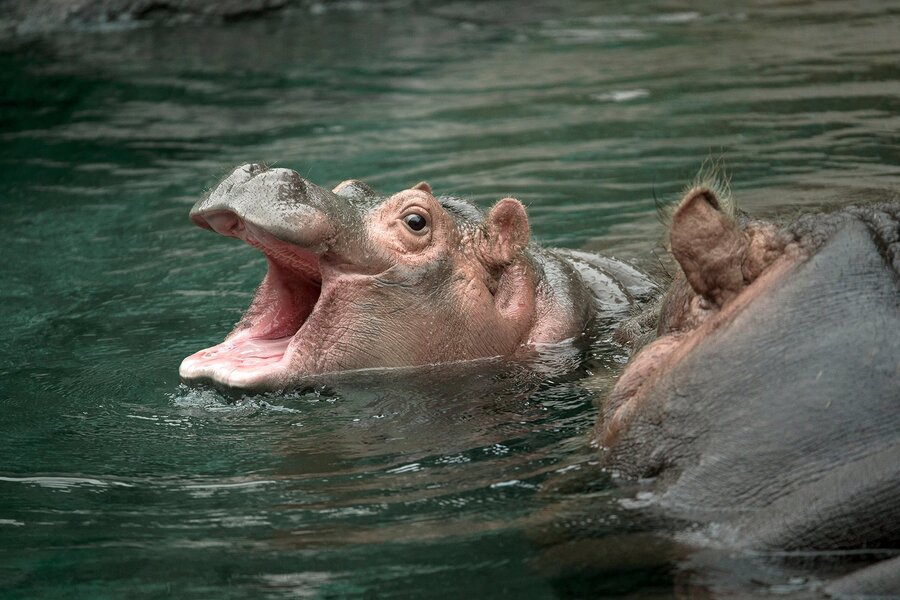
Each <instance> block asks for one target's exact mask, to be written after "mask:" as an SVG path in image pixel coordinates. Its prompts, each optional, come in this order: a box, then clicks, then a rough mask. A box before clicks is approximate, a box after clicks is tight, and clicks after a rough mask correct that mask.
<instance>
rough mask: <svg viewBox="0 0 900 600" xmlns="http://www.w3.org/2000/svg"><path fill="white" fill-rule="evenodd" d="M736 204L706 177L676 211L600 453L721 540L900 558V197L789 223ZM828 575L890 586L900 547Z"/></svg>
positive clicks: (602, 427) (899, 573) (607, 412)
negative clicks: (654, 311)
mask: <svg viewBox="0 0 900 600" xmlns="http://www.w3.org/2000/svg"><path fill="white" fill-rule="evenodd" d="M734 213H735V211H734V210H733V209H732V208H730V207H729V203H728V202H726V201H724V200H723V199H722V198H719V197H717V194H716V193H714V192H713V191H712V190H711V189H710V188H708V187H696V188H694V189H693V190H691V191H690V192H689V193H688V194H687V195H686V196H685V197H684V199H683V200H682V201H681V203H680V204H679V205H678V207H677V209H676V210H675V211H674V213H673V215H672V219H671V225H670V231H669V243H670V248H671V253H672V255H673V256H674V258H675V260H676V261H677V262H678V264H679V265H680V267H681V269H680V273H679V274H678V276H677V277H676V278H675V279H674V281H673V282H672V284H671V287H670V288H669V290H668V292H667V293H666V294H665V296H664V297H663V298H662V300H661V302H660V304H659V305H658V311H659V317H658V325H657V328H656V331H655V332H651V337H653V338H654V339H653V340H652V341H649V343H646V344H645V345H644V346H643V348H642V349H641V350H640V351H639V352H638V353H637V354H636V355H635V356H633V358H632V359H631V361H630V362H629V364H628V365H627V366H626V368H625V370H624V372H623V374H622V375H621V377H620V378H619V380H618V382H617V384H616V386H615V387H614V389H613V391H612V392H611V394H610V395H609V397H608V398H607V399H606V401H605V402H604V403H603V405H602V409H601V416H600V419H599V420H598V423H597V427H596V430H595V439H596V443H597V445H598V446H599V447H601V448H602V449H603V457H604V461H605V464H606V465H607V466H608V467H609V468H611V469H613V470H615V471H617V472H619V473H621V474H624V475H627V476H630V477H634V478H653V481H654V482H655V483H654V486H655V488H656V489H655V493H654V496H653V497H654V498H655V501H654V502H653V505H654V506H656V508H658V509H660V510H662V511H663V512H665V513H666V514H668V515H672V516H676V517H678V518H680V519H686V520H689V521H692V522H699V523H708V524H715V526H714V527H710V528H709V531H708V536H707V538H713V539H714V540H715V543H716V544H724V545H726V546H729V547H735V546H737V547H743V548H747V549H749V550H751V551H752V552H754V553H764V554H765V553H770V552H774V553H776V554H778V555H781V556H783V555H784V553H785V552H788V553H792V552H800V553H810V552H811V553H814V554H815V555H821V554H826V555H829V556H835V555H838V556H840V555H852V556H855V557H856V558H855V559H854V560H857V561H859V560H865V559H866V558H868V559H869V560H879V559H881V558H884V557H890V556H892V555H896V553H897V549H898V548H900V202H897V201H896V200H893V201H890V202H884V203H873V204H867V205H859V206H849V207H844V208H842V209H839V210H836V211H834V212H830V213H819V214H811V215H806V216H803V217H801V218H799V219H798V220H796V221H794V222H793V223H790V224H788V225H785V226H776V225H775V224H774V223H770V222H765V221H760V220H753V219H749V218H747V217H745V216H741V215H735V214H734ZM645 321H646V319H645ZM632 331H633V328H632ZM866 553H868V554H866ZM807 555H808V556H812V555H811V554H807ZM829 586H830V587H829V588H828V589H829V593H833V594H835V595H836V596H845V595H853V594H855V593H862V592H863V591H866V590H869V591H871V590H876V591H878V590H880V591H881V592H886V591H887V592H890V594H887V595H893V594H897V593H900V558H894V559H893V562H886V563H883V564H879V565H876V566H873V567H869V568H866V569H863V570H860V571H858V572H856V573H854V574H852V575H848V576H846V577H845V578H843V579H838V580H835V581H832V582H831V583H830V584H829ZM854 590H855V591H854ZM866 593H868V592H866ZM875 595H878V594H875ZM867 597H868V596H867Z"/></svg>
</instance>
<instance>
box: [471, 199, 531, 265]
mask: <svg viewBox="0 0 900 600" xmlns="http://www.w3.org/2000/svg"><path fill="white" fill-rule="evenodd" d="M528 234H529V232H528V216H527V215H526V214H525V207H524V206H522V203H521V202H519V201H518V200H516V199H515V198H504V199H503V200H500V201H499V202H497V204H495V205H494V207H493V208H492V209H491V211H490V212H489V213H488V215H487V218H486V219H485V247H484V249H483V252H482V255H483V256H484V258H485V260H486V262H488V263H490V264H491V265H493V266H504V265H508V264H509V263H511V262H512V261H513V260H514V259H515V258H516V256H518V254H519V253H520V252H522V250H524V249H525V246H527V245H528Z"/></svg>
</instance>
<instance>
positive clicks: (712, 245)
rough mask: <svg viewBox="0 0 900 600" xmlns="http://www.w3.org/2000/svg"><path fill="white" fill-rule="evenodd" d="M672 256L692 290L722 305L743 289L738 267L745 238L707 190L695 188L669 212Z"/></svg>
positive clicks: (743, 253) (742, 278)
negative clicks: (671, 212)
mask: <svg viewBox="0 0 900 600" xmlns="http://www.w3.org/2000/svg"><path fill="white" fill-rule="evenodd" d="M669 244H670V247H671V250H672V256H674V257H675V260H677V261H678V264H679V265H681V269H682V271H684V275H685V277H686V278H687V280H688V283H689V284H690V285H691V287H692V288H693V289H694V291H695V292H697V293H698V294H700V295H702V296H704V297H705V298H707V299H709V300H711V301H712V302H713V303H714V304H715V305H716V306H722V304H724V303H725V302H727V301H728V300H729V299H730V298H732V297H734V296H735V295H737V294H738V293H739V292H740V291H741V290H742V289H743V288H744V285H745V284H744V275H743V272H742V270H741V266H742V264H743V262H744V256H745V255H746V253H747V247H748V244H749V242H748V239H747V236H746V235H745V234H744V233H743V232H742V231H741V229H740V227H738V225H737V223H735V222H734V221H733V220H732V219H731V218H730V217H728V216H727V215H725V214H724V213H723V212H722V211H721V209H720V206H719V201H718V199H717V198H716V196H715V194H713V192H712V191H711V190H709V189H708V188H705V187H696V188H694V189H692V190H691V191H690V192H688V193H687V195H685V197H684V198H683V199H682V200H681V202H680V203H679V204H678V207H677V208H676V209H675V213H674V214H673V215H672V224H671V227H670V230H669Z"/></svg>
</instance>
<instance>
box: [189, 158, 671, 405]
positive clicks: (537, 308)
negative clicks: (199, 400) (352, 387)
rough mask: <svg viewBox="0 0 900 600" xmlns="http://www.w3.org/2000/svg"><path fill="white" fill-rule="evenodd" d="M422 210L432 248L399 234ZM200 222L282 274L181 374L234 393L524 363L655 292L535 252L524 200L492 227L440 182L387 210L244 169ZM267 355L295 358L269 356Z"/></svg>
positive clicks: (568, 258)
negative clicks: (397, 371) (385, 371)
mask: <svg viewBox="0 0 900 600" xmlns="http://www.w3.org/2000/svg"><path fill="white" fill-rule="evenodd" d="M411 201H414V202H415V203H418V204H416V205H422V206H425V205H427V206H429V207H430V208H429V209H428V210H430V211H431V212H432V214H431V216H430V217H429V219H432V220H433V223H431V221H429V222H430V226H431V227H432V228H433V234H431V235H432V237H430V238H428V239H429V240H430V241H429V242H428V245H425V246H423V247H421V248H419V247H418V246H415V244H416V243H417V241H416V239H415V236H411V233H410V232H409V231H407V230H404V229H402V228H400V229H399V230H398V229H397V228H398V223H399V222H400V221H401V220H402V219H400V218H399V215H400V213H402V212H403V211H402V210H400V209H396V207H402V206H405V205H406V204H408V203H409V202H411ZM395 210H400V212H398V213H396V214H395V213H394V212H393V211H395ZM191 219H192V220H193V221H194V222H195V223H196V224H197V225H199V226H201V227H203V228H206V229H210V230H213V231H216V232H218V233H220V234H222V235H225V236H229V237H236V238H239V239H242V240H244V241H245V242H247V243H249V244H251V245H253V246H255V247H257V248H258V249H260V250H261V251H262V252H263V253H264V254H265V255H266V257H267V259H268V263H269V273H268V274H267V276H266V278H265V279H264V281H263V284H262V285H261V286H260V289H259V290H258V291H257V294H256V297H255V299H254V301H253V304H251V307H250V309H248V311H247V313H246V314H245V317H244V319H243V320H242V321H241V323H239V324H238V325H237V327H236V328H235V330H234V331H233V332H232V333H231V334H230V335H229V336H228V338H227V339H226V342H223V344H220V345H219V346H217V347H213V348H209V349H207V350H203V351H200V352H198V353H196V354H195V355H193V356H191V357H189V358H187V359H185V361H184V362H183V363H182V367H181V375H182V378H183V380H185V381H186V382H188V383H208V384H212V385H214V386H216V387H219V388H223V389H229V388H230V389H234V388H238V389H244V390H249V391H257V392H258V391H271V390H279V389H288V388H291V387H295V386H296V385H298V384H300V383H301V382H302V381H303V380H304V378H307V377H309V376H313V375H320V374H322V373H330V372H336V371H346V370H353V369H360V368H373V367H401V366H417V365H425V364H436V363H441V362H452V361H459V360H471V359H477V358H485V357H491V356H511V355H514V354H517V353H519V352H520V351H522V350H523V349H525V350H527V349H528V348H533V347H535V345H540V344H544V343H555V342H559V341H562V340H565V339H570V338H572V337H577V336H578V335H580V334H581V333H582V332H583V331H584V330H585V328H587V327H588V326H589V325H590V324H591V323H592V322H593V321H594V320H595V319H596V318H597V317H598V316H600V317H602V318H610V319H620V318H622V317H624V316H626V315H627V314H628V313H629V311H630V310H632V309H633V308H634V307H635V306H636V303H637V302H638V301H639V300H640V299H642V298H645V297H646V296H648V295H649V294H651V293H652V292H653V290H654V289H655V286H654V284H653V283H652V282H651V281H650V280H649V279H648V278H646V277H645V276H644V275H643V274H641V273H640V272H638V271H637V270H635V269H634V268H632V267H630V266H628V265H626V264H624V263H622V262H620V261H617V260H614V259H611V258H606V257H601V256H597V255H593V254H589V253H583V252H577V251H561V250H549V249H544V248H541V247H540V246H537V245H535V244H528V243H527V239H528V225H527V220H526V217H525V213H524V209H523V208H522V206H521V204H520V203H518V202H517V201H515V200H512V199H505V200H502V201H500V202H498V203H497V205H495V207H494V209H492V211H491V212H490V213H489V214H487V215H485V214H483V213H482V212H481V211H480V210H479V209H478V208H476V207H475V206H474V205H472V204H469V203H467V202H465V201H462V200H459V199H456V198H449V197H437V198H436V197H434V196H432V194H431V190H430V188H429V187H428V186H427V184H419V186H416V187H415V188H411V189H410V190H405V191H404V192H401V193H398V194H395V195H394V196H391V197H389V198H385V197H381V196H378V195H377V194H375V192H374V191H373V190H371V189H370V188H369V187H368V186H367V185H365V184H364V183H362V182H359V181H354V180H350V181H346V182H343V183H342V184H340V185H339V186H338V187H337V188H335V191H329V190H326V189H324V188H321V187H319V186H317V185H315V184H313V183H311V182H309V181H307V180H305V179H303V178H302V177H300V176H299V175H298V174H297V173H296V172H295V171H291V170H288V169H268V168H266V167H263V166H261V165H244V166H242V167H239V168H237V169H235V171H234V172H233V173H232V174H231V175H229V176H228V177H227V178H225V179H224V180H223V181H222V182H221V183H220V184H219V185H218V186H217V187H216V188H215V189H214V190H213V191H212V192H211V193H210V194H209V195H208V196H207V197H206V198H204V199H202V200H201V201H199V202H198V203H197V204H196V205H195V206H194V208H193V209H192V210H191ZM410 240H411V241H410ZM410 243H412V244H413V246H409V245H408V244H410ZM403 244H407V245H403ZM273 282H276V283H273ZM278 298H282V300H278ZM495 303H496V306H495ZM274 305H280V306H282V308H281V309H278V310H275V309H273V308H271V307H272V306H274ZM298 307H299V308H298ZM279 311H280V312H279ZM276 313H278V314H279V315H280V316H278V318H269V316H267V315H275V314H276ZM270 321H271V322H272V323H275V325H264V323H268V322H270ZM301 324H302V327H301ZM298 327H300V329H298ZM291 336H293V337H291ZM288 338H290V339H291V341H290V342H287V341H286V340H287V339H288ZM248 339H249V341H247V340H248ZM286 344H288V345H287V346H285V345H286ZM273 348H274V349H273ZM266 353H268V354H269V355H272V356H276V357H277V356H281V357H283V358H278V359H277V360H275V359H262V358H261V359H257V358H256V356H257V355H259V356H263V355H265V354H266ZM248 356H249V357H250V359H249V361H246V360H245V358H244V357H248ZM257 365H260V366H257Z"/></svg>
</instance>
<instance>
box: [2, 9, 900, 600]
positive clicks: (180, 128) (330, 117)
mask: <svg viewBox="0 0 900 600" xmlns="http://www.w3.org/2000/svg"><path fill="white" fill-rule="evenodd" d="M357 8H360V7H357ZM414 9H415V10H414ZM898 26H900V16H898V12H897V11H896V10H895V9H894V8H891V5H890V3H883V2H874V1H873V2H856V3H853V4H852V5H848V4H847V3H845V2H826V1H823V2H806V1H798V2H791V3H783V2H763V1H759V2H754V3H751V4H749V5H745V6H742V7H741V8H740V9H739V10H734V9H731V8H727V7H724V6H721V5H720V3H714V2H700V3H691V5H690V7H686V5H684V4H683V3H681V4H679V3H676V2H670V1H667V0H666V1H664V0H654V1H653V2H649V3H643V4H641V5H639V6H638V5H634V4H633V3H626V2H605V3H602V4H598V3H595V2H586V1H585V2H579V1H568V2H564V3H561V4H560V3H554V4H553V5H552V6H550V5H547V4H544V3H538V2H526V3H516V4H515V5H513V4H510V3H506V2H498V3H470V2H446V3H437V4H434V5H428V6H418V5H415V6H413V5H405V4H398V5H394V4H390V5H387V7H381V8H377V7H369V8H366V7H362V8H361V9H346V7H345V8H344V9H335V10H325V11H324V12H316V13H315V14H309V13H306V12H302V11H295V12H291V13H286V14H283V15H276V16H273V17H271V18H266V19H261V20H256V21H249V22H244V23H236V24H233V25H228V26H224V27H209V26H203V27H188V26H184V27H174V28H169V29H159V28H144V29H135V30H128V31H118V32H116V31H110V32H104V33H96V32H82V33H69V34H54V35H53V36H48V37H44V38H38V39H7V40H5V41H3V42H2V44H0V48H2V54H0V67H2V68H0V90H2V91H0V101H2V109H0V181H2V183H3V193H2V194H0V202H2V206H3V210H2V211H0V223H2V227H3V231H4V258H5V260H4V261H3V263H2V267H0V268H2V279H3V285H2V286H0V299H2V305H3V306H4V308H5V310H4V311H3V313H2V316H0V324H2V329H3V331H4V335H3V336H0V377H2V380H0V381H2V386H0V389H2V402H3V404H2V407H3V410H2V411H0V426H2V432H3V435H2V436H0V451H2V456H3V461H2V464H0V557H2V558H0V587H2V589H4V590H5V591H6V593H7V594H8V595H9V596H10V597H17V598H19V597H21V598H56V597H59V596H61V595H67V596H69V597H84V598H96V597H107V596H109V597H120V596H123V595H126V594H127V595H128V596H129V597H131V596H135V597H148V598H149V597H158V596H163V595H167V594H168V595H171V596H174V597H179V598H193V597H197V598H200V597H209V596H216V597H234V598H238V597H240V598H258V597H345V596H350V597H355V596H363V597H391V596H395V597H410V596H423V597H464V596H487V597H515V598H524V597H540V598H550V597H566V596H581V595H587V594H601V593H602V594H609V595H626V594H635V595H637V596H639V597H645V598H646V597H654V596H659V597H672V596H673V595H675V594H676V592H679V591H684V590H687V591H686V592H685V593H688V592H690V593H695V592H696V593H701V592H703V591H704V590H706V591H710V593H711V594H712V595H713V596H715V595H717V594H718V595H727V591H728V590H734V589H738V590H740V589H754V590H756V591H761V592H770V593H772V594H776V593H794V592H797V593H805V592H808V591H809V589H811V586H814V582H806V580H804V579H803V578H802V577H800V578H799V579H798V577H799V576H797V575H796V574H794V573H792V572H788V571H786V570H778V569H774V568H770V567H769V566H766V565H762V564H757V563H752V564H751V563H746V562H740V561H738V562H739V564H738V565H737V566H734V565H731V564H728V563H727V561H726V560H725V559H724V558H723V557H719V560H718V562H717V561H716V560H713V559H710V558H709V557H706V558H704V555H702V554H691V555H688V554H686V552H685V550H684V548H682V547H680V546H679V543H680V542H679V541H678V540H676V539H675V538H672V537H669V536H665V535H663V536H654V535H650V534H649V533H648V532H651V531H658V530H659V527H660V526H659V524H657V523H653V522H652V519H651V518H650V517H647V516H646V515H641V514H640V511H636V510H634V506H635V505H634V502H637V503H638V504H640V495H639V494H638V495H637V497H636V498H637V499H635V490H634V489H631V488H629V487H625V488H619V487H616V486H614V485H612V482H611V480H610V477H611V475H610V474H606V473H600V472H598V471H597V470H596V468H595V466H594V465H592V462H593V456H592V454H591V451H590V449H589V448H587V445H586V443H585V442H586V435H587V433H588V432H589V430H590V427H591V424H592V421H593V417H594V409H593V403H594V402H596V401H597V399H598V398H600V397H602V394H603V392H604V390H605V389H606V387H607V386H608V385H609V382H610V381H611V379H612V378H613V377H614V376H615V373H616V370H617V369H618V367H619V366H620V365H621V364H622V362H623V361H624V359H625V357H624V356H623V355H622V354H621V351H620V350H618V349H616V348H615V347H613V346H611V345H608V344H606V343H604V342H603V341H602V340H603V339H604V336H603V335H601V336H600V340H601V341H600V342H597V343H595V344H594V345H593V346H591V347H590V348H589V349H587V350H584V349H577V348H568V347H560V348H555V349H550V350H548V352H547V353H545V354H544V355H543V356H539V357H537V358H536V359H535V361H533V362H531V363H529V364H505V363H502V362H496V363H491V362H490V361H489V362H488V364H480V365H450V366H441V367H434V368H428V369H420V370H412V371H402V370H401V371H398V372H364V373H358V374H353V375H348V376H342V377H335V378H332V379H331V380H329V381H323V382H317V383H316V384H315V385H311V386H310V388H309V389H307V390H305V391H298V392H295V393H293V394H289V395H282V396H266V397H254V398H240V399H226V398H223V397H222V396H220V395H218V394H215V393H213V392H209V391H203V390H191V389H186V388H182V387H180V386H179V383H178V380H177V368H178V363H179V362H180V360H181V358H182V357H184V356H186V355H187V354H189V353H191V352H193V351H194V350H196V349H197V348H200V347H205V346H208V345H210V344H211V343H214V342H215V341H218V340H220V339H221V338H222V337H223V335H224V334H225V332H227V331H228V330H229V329H230V326H231V324H232V323H234V322H235V321H236V320H237V318H238V317H239V316H240V313H241V311H242V310H243V309H244V308H245V307H246V305H247V304H248V303H249V300H250V297H251V293H252V290H253V287H254V286H255V284H256V283H257V282H258V281H259V280H260V279H261V277H262V273H263V271H264V264H263V262H262V261H261V260H260V259H259V257H258V255H257V254H256V253H255V251H253V250H252V249H251V248H248V247H243V246H240V245H237V244H232V243H229V242H228V241H227V240H222V239H218V238H215V237H213V236H210V235H208V234H207V233H206V232H203V231H201V230H199V229H197V228H194V227H192V226H191V225H190V224H189V222H188V220H187V218H186V215H187V211H188V209H189V208H190V206H191V204H192V203H193V202H194V201H195V200H196V198H197V197H198V196H199V195H200V194H202V193H203V191H204V190H205V189H207V188H208V187H209V186H210V185H212V184H214V183H215V182H216V180H217V178H218V177H220V176H221V175H223V174H225V173H227V172H229V171H230V169H231V168H232V167H233V166H234V165H237V164H242V163H246V162H249V161H260V160H262V161H269V162H271V163H275V164H278V165H279V166H285V167H290V168H295V169H297V170H299V171H300V172H301V173H302V174H303V175H304V176H307V177H309V178H310V179H312V180H313V181H316V182H317V183H321V184H323V185H327V184H334V183H336V182H338V181H341V180H343V179H347V178H351V177H353V178H359V179H363V180H365V181H367V182H369V183H370V184H371V185H373V186H374V187H376V188H377V189H379V190H381V191H382V192H391V191H395V190H398V189H401V188H404V187H406V186H408V185H410V184H412V183H415V182H417V181H419V180H422V179H427V180H428V181H429V182H430V183H431V184H432V186H433V187H434V189H435V191H436V192H438V193H454V194H458V195H462V196H465V197H469V198H472V199H474V200H475V201H477V202H478V203H480V204H481V205H482V206H485V205H487V204H489V203H490V202H492V201H495V200H497V199H499V198H501V197H503V196H507V195H512V196H516V197H518V198H520V199H521V200H522V201H523V202H525V204H526V205H527V206H528V210H529V214H530V217H531V222H532V227H533V234H534V235H535V237H536V238H537V239H539V240H541V241H543V242H545V243H548V244H552V245H558V246H563V247H567V248H582V249H585V248H586V249H593V250H600V251H603V252H605V253H609V254H614V255H617V256H620V257H624V258H627V259H630V260H633V261H635V262H636V263H637V264H640V265H643V266H645V267H646V266H652V265H653V264H654V263H655V260H656V259H655V257H654V254H653V252H654V247H655V245H656V242H657V240H658V239H659V236H660V229H659V224H658V221H657V219H656V215H655V208H656V202H657V201H658V200H666V199H669V198H672V197H673V196H677V193H678V191H679V190H680V189H681V187H682V186H683V185H684V184H685V183H686V182H688V181H689V180H690V179H691V178H692V176H693V174H694V173H695V172H696V170H697V168H698V167H699V165H700V163H701V162H702V161H703V160H704V159H705V158H707V157H708V156H709V155H723V156H724V158H725V161H726V163H727V164H728V165H729V167H730V170H731V172H732V181H733V184H734V187H735V192H736V196H737V198H738V200H739V201H740V202H742V205H743V207H744V208H746V209H748V210H751V211H754V212H756V213H762V214H773V213H781V212H785V211H787V212H791V211H793V210H795V209H796V208H798V207H805V206H818V205H827V204H833V203H835V202H842V201H846V200H852V199H858V198H861V197H865V196H866V195H870V194H872V193H873V192H876V193H881V192H882V191H883V190H886V189H897V188H900V168H898V158H900V156H898V153H897V148H898V139H897V131H900V121H898V119H900V67H898V62H897V56H898V52H900V37H898V36H897V35H896V32H897V30H898ZM585 355H586V356H587V358H586V360H584V361H583V360H582V358H583V357H584V356H585ZM688 556H689V558H688ZM748 565H749V566H748ZM741 573H744V575H741ZM749 573H754V574H755V575H753V576H752V577H746V574H749ZM754 581H755V582H757V583H753V582H754ZM791 581H793V582H794V583H793V584H790V585H794V587H790V585H789V583H790V582H791ZM759 582H763V583H759ZM754 585H756V586H757V587H753V586H754ZM785 585H787V586H788V587H787V588H785V587H784V586H785ZM742 586H745V587H742ZM779 586H782V587H779ZM679 593H680V592H679Z"/></svg>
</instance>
